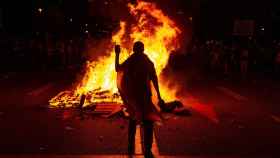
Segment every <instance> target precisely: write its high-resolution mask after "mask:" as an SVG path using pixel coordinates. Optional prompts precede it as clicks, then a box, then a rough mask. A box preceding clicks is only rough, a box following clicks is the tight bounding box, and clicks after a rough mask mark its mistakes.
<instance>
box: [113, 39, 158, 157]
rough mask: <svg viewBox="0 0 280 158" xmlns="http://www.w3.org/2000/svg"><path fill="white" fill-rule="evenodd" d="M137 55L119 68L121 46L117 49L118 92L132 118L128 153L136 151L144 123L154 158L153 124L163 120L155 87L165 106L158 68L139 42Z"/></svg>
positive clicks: (147, 152) (147, 148) (147, 151)
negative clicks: (138, 128) (137, 136)
mask: <svg viewBox="0 0 280 158" xmlns="http://www.w3.org/2000/svg"><path fill="white" fill-rule="evenodd" d="M133 52H134V53H133V54H132V55H131V56H130V57H129V58H128V59H127V60H126V61H125V62H124V63H123V64H121V65H120V64H119V53H120V46H118V45H117V46H116V47H115V53H116V61H115V68H116V71H117V72H118V88H119V92H120V94H121V96H122V100H123V102H124V104H125V106H126V107H127V111H128V113H129V114H130V120H129V127H128V152H129V154H133V153H134V151H135V146H134V144H135V133H136V124H137V123H141V124H142V125H143V126H142V127H143V131H144V154H145V157H153V155H152V152H151V148H152V143H153V123H154V122H155V121H159V120H160V115H159V113H158V112H157V110H156V109H155V107H154V105H153V103H152V99H151V96H152V91H151V88H152V87H151V86H152V85H151V83H153V86H154V88H155V90H156V92H157V97H158V100H159V102H160V103H162V102H163V100H162V99H161V96H160V92H159V86H158V79H157V75H156V71H155V68H154V64H153V63H152V61H151V60H150V59H149V58H148V57H147V55H145V54H144V44H143V43H142V42H136V43H134V46H133Z"/></svg>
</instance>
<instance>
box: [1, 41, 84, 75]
mask: <svg viewBox="0 0 280 158" xmlns="http://www.w3.org/2000/svg"><path fill="white" fill-rule="evenodd" d="M0 47H1V54H2V60H1V63H2V64H1V67H2V69H1V70H2V71H38V70H39V71H41V70H43V71H48V70H64V69H66V68H69V67H73V66H78V65H80V64H81V63H82V62H84V60H85V59H84V58H86V57H85V56H84V55H85V52H86V51H85V39H84V38H67V39H62V38H54V37H48V38H43V39H42V38H24V39H23V38H12V39H10V40H6V41H4V42H1V46H0Z"/></svg>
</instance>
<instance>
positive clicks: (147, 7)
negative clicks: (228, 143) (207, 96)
mask: <svg viewBox="0 0 280 158" xmlns="http://www.w3.org/2000/svg"><path fill="white" fill-rule="evenodd" d="M128 8H129V11H130V14H131V16H132V17H133V19H134V21H133V20H131V21H129V22H125V21H121V22H120V29H119V31H117V32H116V33H115V34H114V35H113V36H112V39H111V49H109V50H104V52H105V53H108V52H109V53H108V54H109V55H108V56H102V57H99V58H98V59H97V60H95V61H92V62H87V66H86V74H85V76H84V77H83V79H82V80H81V81H80V82H79V84H78V86H77V87H76V88H75V89H74V90H73V91H64V92H61V93H60V94H58V95H57V96H55V97H54V98H52V99H51V100H50V101H49V102H50V105H51V106H66V107H69V106H73V105H77V104H79V102H80V97H81V95H86V102H85V104H84V106H87V105H90V104H95V103H104V102H105V103H108V102H110V103H112V102H113V103H120V104H121V103H122V101H121V98H120V96H119V94H118V89H117V82H116V80H117V74H116V72H115V53H114V49H113V48H114V45H115V44H120V45H121V48H122V50H121V54H120V55H121V56H120V60H121V62H122V61H125V59H127V58H128V57H129V55H130V54H131V53H132V52H131V47H132V45H133V43H134V42H136V41H142V42H143V43H144V45H145V53H146V54H147V55H148V57H149V58H150V59H151V60H152V61H153V63H154V65H155V68H156V72H157V74H158V75H160V73H161V72H162V70H163V69H164V68H165V66H166V65H167V62H168V58H169V54H170V53H171V52H172V51H173V50H176V49H178V48H179V47H180V45H179V42H178V36H179V35H180V33H181V30H180V29H179V28H178V27H177V26H176V24H175V22H174V21H172V20H171V19H170V18H169V17H168V16H166V15H165V14H164V13H163V12H162V10H160V9H159V8H157V6H156V5H155V4H154V3H150V2H144V1H138V3H137V4H136V5H133V4H128ZM159 86H160V91H161V95H162V97H163V99H165V100H166V101H171V100H174V99H176V95H175V92H176V89H175V88H173V89H171V88H169V87H168V86H167V81H166V80H163V79H162V78H159Z"/></svg>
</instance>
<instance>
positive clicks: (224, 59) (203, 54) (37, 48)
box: [0, 37, 280, 78]
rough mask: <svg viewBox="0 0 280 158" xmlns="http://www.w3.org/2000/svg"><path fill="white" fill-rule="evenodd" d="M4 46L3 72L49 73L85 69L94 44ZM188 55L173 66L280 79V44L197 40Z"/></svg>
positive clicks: (15, 42)
mask: <svg viewBox="0 0 280 158" xmlns="http://www.w3.org/2000/svg"><path fill="white" fill-rule="evenodd" d="M0 44H1V46H0V48H1V56H2V58H1V63H2V64H1V71H2V70H3V71H19V70H20V71H22V70H27V71H30V70H34V71H38V70H47V71H48V70H65V69H67V68H69V67H75V66H81V65H82V63H85V60H86V59H87V49H88V47H89V45H90V42H89V40H88V38H86V37H76V38H55V37H44V38H29V39H18V38H14V39H10V40H5V41H3V40H2V41H1V42H0ZM184 52H185V53H183V56H184V58H181V57H179V61H177V60H174V61H173V63H174V62H175V64H173V65H178V64H179V65H180V63H181V65H183V66H181V67H183V69H188V67H189V66H190V63H191V64H192V66H191V67H193V68H195V69H199V70H202V72H203V74H205V75H214V76H222V77H240V78H247V77H248V76H250V75H251V74H256V73H264V72H265V73H266V72H267V73H268V74H272V75H275V76H280V75H279V74H280V42H279V41H273V42H271V43H270V44H267V43H266V44H262V43H261V42H258V41H256V40H253V39H250V38H249V39H246V40H244V39H238V40H230V41H229V40H228V41H227V40H205V41H203V42H199V41H197V40H194V42H191V44H189V46H188V47H187V50H185V51H184ZM175 54H176V53H175ZM179 54H182V53H179ZM172 58H173V57H172V56H171V57H170V59H171V60H173V59H172ZM177 68H178V66H177ZM177 68H175V69H177ZM179 68H180V66H179Z"/></svg>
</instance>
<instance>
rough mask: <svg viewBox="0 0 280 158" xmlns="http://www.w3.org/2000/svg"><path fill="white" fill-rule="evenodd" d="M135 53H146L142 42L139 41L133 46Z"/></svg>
mask: <svg viewBox="0 0 280 158" xmlns="http://www.w3.org/2000/svg"><path fill="white" fill-rule="evenodd" d="M133 52H134V53H143V52H144V44H143V43H142V42H141V41H137V42H135V43H134V45H133Z"/></svg>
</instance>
